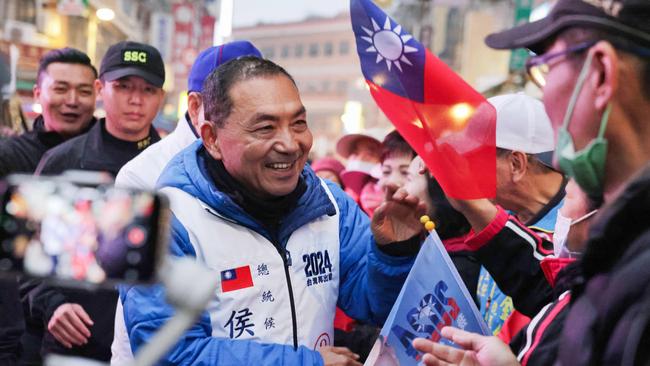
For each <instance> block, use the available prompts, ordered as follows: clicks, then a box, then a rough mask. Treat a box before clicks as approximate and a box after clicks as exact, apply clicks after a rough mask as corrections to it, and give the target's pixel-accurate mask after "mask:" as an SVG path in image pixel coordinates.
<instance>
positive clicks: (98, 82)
mask: <svg viewBox="0 0 650 366" xmlns="http://www.w3.org/2000/svg"><path fill="white" fill-rule="evenodd" d="M103 88H104V84H102V81H101V80H99V79H95V94H96V95H97V98H98V99H100V100H101V99H102V89H103Z"/></svg>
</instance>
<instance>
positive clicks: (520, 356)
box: [517, 303, 553, 362]
mask: <svg viewBox="0 0 650 366" xmlns="http://www.w3.org/2000/svg"><path fill="white" fill-rule="evenodd" d="M551 305H553V303H548V304H546V306H544V307H543V308H542V310H540V312H539V313H537V315H535V317H534V318H533V319H532V320H531V321H530V324H528V327H527V328H526V345H525V346H524V348H522V349H521V351H520V352H519V354H518V355H517V361H519V362H521V360H522V359H523V358H524V356H525V355H526V352H528V350H529V349H530V347H531V346H532V345H533V331H535V329H536V328H537V323H539V322H540V321H541V320H542V318H543V317H544V315H545V314H546V311H547V310H548V309H549V308H550V307H551Z"/></svg>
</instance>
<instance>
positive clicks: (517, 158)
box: [509, 151, 528, 183]
mask: <svg viewBox="0 0 650 366" xmlns="http://www.w3.org/2000/svg"><path fill="white" fill-rule="evenodd" d="M509 163H510V164H509V165H510V174H511V177H512V181H513V183H517V182H520V181H521V180H522V179H524V177H525V176H526V170H528V156H527V155H526V153H523V152H521V151H513V152H511V153H510V156H509Z"/></svg>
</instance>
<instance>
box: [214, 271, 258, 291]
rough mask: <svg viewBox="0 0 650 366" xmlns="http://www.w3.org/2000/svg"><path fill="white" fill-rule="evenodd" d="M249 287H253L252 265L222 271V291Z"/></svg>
mask: <svg viewBox="0 0 650 366" xmlns="http://www.w3.org/2000/svg"><path fill="white" fill-rule="evenodd" d="M248 287H253V277H252V276H251V268H250V266H243V267H237V268H231V269H227V270H225V271H221V292H229V291H235V290H241V289H243V288H248Z"/></svg>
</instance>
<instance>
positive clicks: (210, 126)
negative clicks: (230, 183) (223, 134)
mask: <svg viewBox="0 0 650 366" xmlns="http://www.w3.org/2000/svg"><path fill="white" fill-rule="evenodd" d="M205 122H206V123H203V124H201V126H200V127H201V129H200V135H201V139H202V140H203V146H205V149H206V150H207V151H208V153H210V155H211V156H212V157H213V158H215V159H217V160H221V147H220V146H219V139H217V128H216V126H215V125H214V123H213V122H210V121H205Z"/></svg>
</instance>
